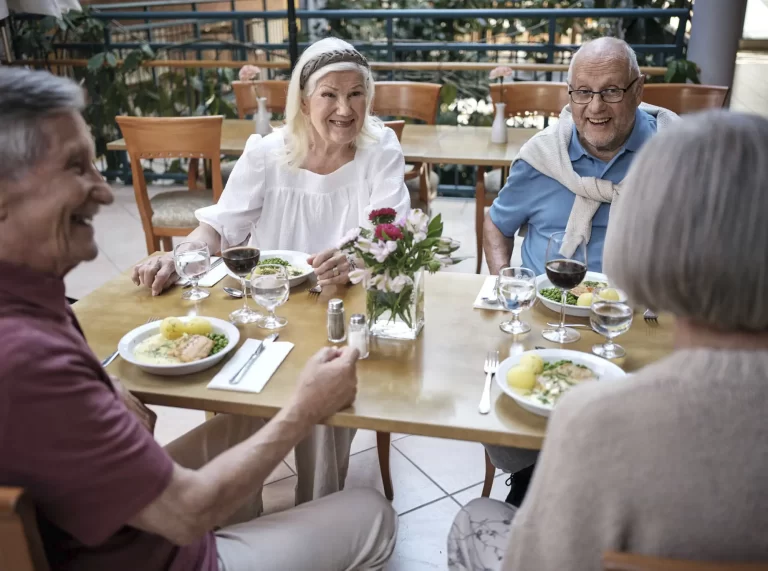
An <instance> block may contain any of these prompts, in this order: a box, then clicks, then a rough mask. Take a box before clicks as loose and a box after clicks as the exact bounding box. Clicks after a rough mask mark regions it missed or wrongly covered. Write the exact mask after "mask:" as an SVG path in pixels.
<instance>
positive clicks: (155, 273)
mask: <svg viewBox="0 0 768 571" xmlns="http://www.w3.org/2000/svg"><path fill="white" fill-rule="evenodd" d="M176 277H177V276H176V268H175V266H174V264H173V254H171V253H170V252H169V253H167V254H163V255H162V256H155V257H154V258H149V259H148V260H146V261H144V262H142V263H140V264H138V265H137V266H135V267H134V268H133V275H132V276H131V279H132V280H133V283H135V284H136V285H137V286H144V287H148V288H150V289H151V290H152V295H160V293H162V291H163V290H165V289H168V288H169V287H171V285H173V283H174V282H175V281H176Z"/></svg>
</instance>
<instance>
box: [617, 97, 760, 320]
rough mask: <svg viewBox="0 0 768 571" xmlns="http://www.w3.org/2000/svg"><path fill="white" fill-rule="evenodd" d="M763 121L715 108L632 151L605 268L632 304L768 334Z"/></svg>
mask: <svg viewBox="0 0 768 571" xmlns="http://www.w3.org/2000/svg"><path fill="white" fill-rule="evenodd" d="M766 214H768V119H765V118H763V117H758V116H756V115H747V114H743V113H734V112H729V111H712V112H707V113H700V114H695V115H692V116H690V117H686V118H685V119H682V120H681V121H679V122H678V123H675V125H674V126H673V127H672V128H669V129H666V130H665V131H663V132H662V133H659V134H658V135H656V136H654V137H653V139H651V140H650V141H648V143H646V144H645V146H644V147H643V148H642V149H641V151H640V152H639V153H638V155H637V157H636V158H635V160H634V162H633V164H632V167H631V168H630V170H629V174H628V175H627V179H626V181H625V183H624V188H623V189H622V191H621V194H620V196H619V200H618V202H617V203H615V204H614V205H613V206H612V207H611V218H610V223H609V225H608V233H607V236H606V239H605V252H604V254H603V267H604V268H605V271H606V273H607V274H608V276H609V277H611V278H612V279H614V280H615V281H616V283H617V285H619V286H620V287H622V288H623V289H624V290H626V291H627V293H628V294H629V296H630V297H631V298H632V299H633V300H634V301H635V302H637V303H638V304H641V305H642V306H644V307H650V308H653V309H658V310H662V311H669V312H671V313H672V314H674V315H676V316H679V317H683V318H686V319H688V320H690V321H691V322H693V323H699V324H702V325H708V326H711V327H714V328H717V329H723V330H731V331H755V332H758V331H768V294H767V293H766V292H768V264H766V263H765V255H766V254H765V253H766V251H768V223H766Z"/></svg>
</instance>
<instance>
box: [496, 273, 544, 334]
mask: <svg viewBox="0 0 768 571" xmlns="http://www.w3.org/2000/svg"><path fill="white" fill-rule="evenodd" d="M496 295H497V297H498V299H499V302H500V303H501V304H502V305H503V306H504V309H506V310H507V311H509V312H510V313H511V314H512V318H511V319H509V320H508V321H503V322H502V323H500V324H499V328H500V329H501V330H502V331H504V332H505V333H512V334H513V335H518V334H520V333H528V332H529V331H530V330H531V326H530V325H528V324H527V323H525V322H523V321H520V312H521V311H523V310H524V309H530V308H531V307H533V304H534V302H535V301H536V274H535V273H533V271H532V270H529V269H528V268H502V269H501V271H500V272H499V279H498V282H497V285H496Z"/></svg>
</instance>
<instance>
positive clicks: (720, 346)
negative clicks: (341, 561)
mask: <svg viewBox="0 0 768 571" xmlns="http://www.w3.org/2000/svg"><path fill="white" fill-rule="evenodd" d="M767 181H768V120H767V119H764V118H762V117H757V116H751V115H744V114H737V113H729V112H723V111H718V112H712V113H706V114H700V115H698V116H695V117H691V118H688V119H685V120H684V121H683V122H681V124H680V125H679V126H678V127H677V128H676V129H674V130H669V131H666V132H664V133H661V134H659V135H657V136H656V137H655V138H654V139H652V140H651V141H650V142H649V143H647V145H646V146H645V147H644V148H643V149H642V150H641V151H640V153H639V155H638V157H637V159H636V160H635V163H634V164H633V165H632V167H631V169H630V173H629V176H628V178H627V180H626V186H625V189H624V191H623V192H622V194H621V196H620V200H619V201H618V202H616V203H614V207H613V208H614V210H613V211H612V212H611V221H610V224H609V228H608V234H607V238H606V245H605V254H604V264H605V268H606V271H607V273H608V275H609V276H610V277H611V278H612V279H613V280H614V281H615V282H616V284H617V285H618V286H620V287H622V288H623V289H624V290H626V291H627V293H628V294H629V296H630V297H631V298H632V299H633V300H634V301H635V302H636V303H637V304H638V306H639V307H651V308H654V309H657V310H660V311H665V312H669V313H670V314H672V315H671V316H669V315H668V314H665V315H662V317H661V319H672V318H674V320H675V330H676V332H675V345H676V348H675V351H674V352H673V353H672V354H671V355H669V356H668V357H667V358H665V359H663V360H661V361H659V362H657V363H655V364H653V365H650V366H648V367H646V368H644V369H642V370H640V371H638V372H637V373H636V374H634V375H632V376H631V377H629V378H627V380H626V381H625V382H621V383H608V384H604V383H593V384H584V385H582V386H580V387H578V388H577V389H575V390H573V391H571V392H569V393H568V394H567V395H566V396H565V397H563V399H562V401H561V402H560V403H559V404H558V408H557V411H556V413H555V414H554V415H553V417H552V419H551V421H550V424H549V428H548V432H547V439H546V444H545V446H544V449H543V451H542V454H541V457H540V461H539V463H538V465H537V467H536V472H535V474H534V478H533V481H532V483H531V489H530V490H529V492H528V496H527V497H526V499H525V501H524V502H523V505H522V506H521V507H520V509H519V510H516V509H515V508H514V507H512V506H509V505H507V504H503V503H500V502H494V501H493V500H486V499H481V500H474V501H473V502H470V503H469V504H468V505H467V506H466V507H465V508H464V509H463V510H462V511H461V512H460V513H459V515H458V516H457V518H456V521H455V522H454V525H453V528H452V530H451V534H450V538H449V567H450V568H451V569H456V570H464V569H479V568H483V569H503V570H505V571H512V570H527V569H541V570H542V571H546V570H549V569H557V570H559V571H560V570H568V569H573V570H579V571H581V570H584V569H600V568H601V563H600V560H601V556H602V554H603V553H604V552H606V551H619V552H631V553H637V554H643V555H651V556H660V557H668V558H674V559H692V560H704V561H766V560H767V559H768V535H766V533H765V530H766V529H768V487H766V485H765V479H766V473H768V454H766V453H765V446H766V442H768V422H766V404H767V403H768V301H767V300H768V295H766V291H768V266H767V265H766V264H765V260H766V252H768V224H766V220H765V217H766V215H768V186H767V185H768V182H767Z"/></svg>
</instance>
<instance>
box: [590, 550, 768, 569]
mask: <svg viewBox="0 0 768 571" xmlns="http://www.w3.org/2000/svg"><path fill="white" fill-rule="evenodd" d="M603 571H768V563H709V562H703V561H683V560H681V559H659V558H656V557H648V556H646V555H634V554H631V553H612V552H608V553H605V554H603Z"/></svg>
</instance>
